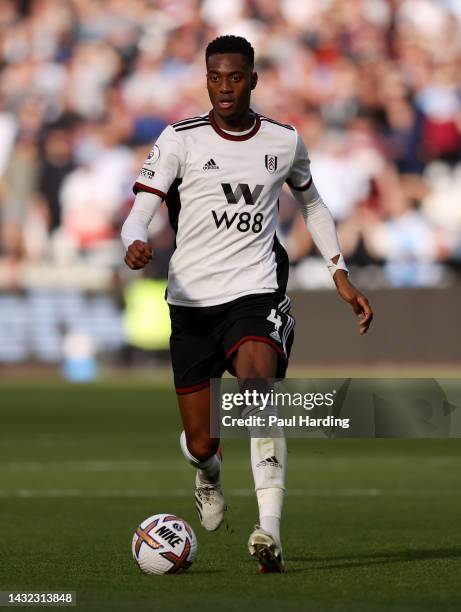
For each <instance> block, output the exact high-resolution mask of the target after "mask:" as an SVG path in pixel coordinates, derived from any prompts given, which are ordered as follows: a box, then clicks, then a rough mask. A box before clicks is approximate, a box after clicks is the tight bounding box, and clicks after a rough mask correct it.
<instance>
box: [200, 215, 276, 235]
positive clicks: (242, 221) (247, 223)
mask: <svg viewBox="0 0 461 612" xmlns="http://www.w3.org/2000/svg"><path fill="white" fill-rule="evenodd" d="M211 213H212V215H213V219H214V222H215V224H216V227H217V229H219V228H220V227H221V225H222V226H223V227H225V228H226V229H230V228H231V227H232V226H234V227H236V229H237V230H238V231H239V232H242V233H243V232H248V231H251V232H253V233H255V234H259V232H260V231H261V230H262V228H263V221H264V215H263V214H262V213H256V214H255V215H254V216H253V217H252V216H251V213H249V212H242V213H234V214H233V215H232V216H227V212H225V213H223V214H222V215H221V217H218V215H217V214H216V211H215V210H212V211H211Z"/></svg>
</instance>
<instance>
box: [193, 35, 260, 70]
mask: <svg viewBox="0 0 461 612" xmlns="http://www.w3.org/2000/svg"><path fill="white" fill-rule="evenodd" d="M217 53H241V54H242V55H243V56H244V57H245V58H246V59H247V60H248V63H249V65H250V66H251V67H253V66H254V63H255V50H254V49H253V47H252V46H251V44H250V43H249V42H248V41H247V39H246V38H243V37H242V36H234V35H233V34H228V35H226V36H218V38H215V39H214V40H212V41H211V42H210V43H209V45H208V46H207V48H206V51H205V59H206V61H207V62H208V59H209V57H210V56H211V55H216V54H217Z"/></svg>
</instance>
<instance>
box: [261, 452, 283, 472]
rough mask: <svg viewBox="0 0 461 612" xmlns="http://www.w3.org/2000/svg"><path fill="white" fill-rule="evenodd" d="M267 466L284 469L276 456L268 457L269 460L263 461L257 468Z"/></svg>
mask: <svg viewBox="0 0 461 612" xmlns="http://www.w3.org/2000/svg"><path fill="white" fill-rule="evenodd" d="M265 466H271V467H274V468H280V469H282V466H281V464H280V463H279V462H278V459H277V457H275V456H274V455H272V457H267V459H263V460H262V461H260V462H259V463H257V464H256V467H265Z"/></svg>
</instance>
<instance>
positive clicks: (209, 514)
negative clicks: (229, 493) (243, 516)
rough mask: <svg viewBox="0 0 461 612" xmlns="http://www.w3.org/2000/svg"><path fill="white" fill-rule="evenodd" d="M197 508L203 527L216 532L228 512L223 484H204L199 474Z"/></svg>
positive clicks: (197, 477)
mask: <svg viewBox="0 0 461 612" xmlns="http://www.w3.org/2000/svg"><path fill="white" fill-rule="evenodd" d="M195 507H196V508H197V512H198V515H199V518H200V523H201V524H202V527H203V528H204V529H206V530H207V531H215V530H216V529H218V527H219V526H220V525H221V523H222V522H223V520H224V512H225V511H226V510H227V506H226V502H225V501H224V495H223V494H222V491H221V484H220V482H219V481H218V482H217V483H216V484H210V483H204V482H203V481H202V480H201V479H200V476H199V475H198V474H197V475H196V477H195Z"/></svg>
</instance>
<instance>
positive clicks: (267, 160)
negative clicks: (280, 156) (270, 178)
mask: <svg viewBox="0 0 461 612" xmlns="http://www.w3.org/2000/svg"><path fill="white" fill-rule="evenodd" d="M264 164H265V166H266V169H267V171H268V172H270V173H271V174H273V173H274V172H275V171H276V170H277V155H265V156H264Z"/></svg>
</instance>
